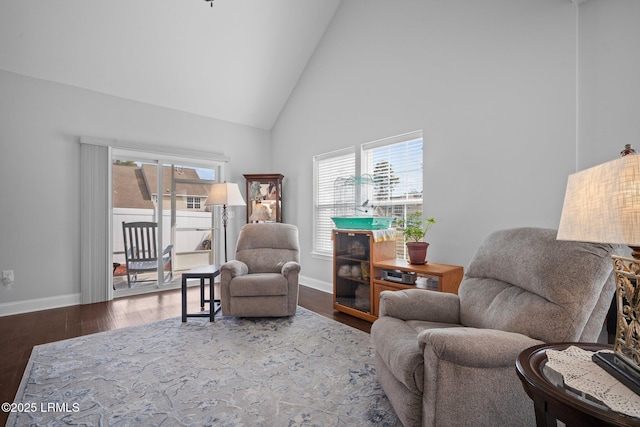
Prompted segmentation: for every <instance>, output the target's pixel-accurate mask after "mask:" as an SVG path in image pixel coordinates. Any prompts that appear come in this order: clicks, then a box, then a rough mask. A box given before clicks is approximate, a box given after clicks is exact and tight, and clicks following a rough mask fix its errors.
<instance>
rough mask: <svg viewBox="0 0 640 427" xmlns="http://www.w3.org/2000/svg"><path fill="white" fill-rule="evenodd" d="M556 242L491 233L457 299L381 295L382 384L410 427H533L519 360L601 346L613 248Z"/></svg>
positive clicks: (376, 328)
mask: <svg viewBox="0 0 640 427" xmlns="http://www.w3.org/2000/svg"><path fill="white" fill-rule="evenodd" d="M556 234H557V233H556V231H555V230H548V229H539V228H517V229H512V230H502V231H498V232H495V233H492V234H491V235H489V236H488V237H487V238H486V239H485V240H484V242H482V244H481V245H480V247H479V248H478V249H477V250H476V253H475V255H474V257H473V259H472V260H471V262H470V264H469V266H468V268H467V271H466V272H465V277H464V279H463V280H462V283H461V284H460V288H459V290H458V295H455V294H449V293H441V292H436V291H425V290H416V289H410V290H404V291H396V292H390V291H384V292H382V293H381V294H380V317H379V318H378V319H377V320H376V321H375V322H374V323H373V325H372V327H371V338H372V341H373V347H374V348H375V355H374V363H375V368H376V374H377V376H378V379H379V381H380V384H381V385H382V388H383V389H384V391H385V393H386V395H387V396H388V397H389V400H390V402H391V404H392V406H393V408H394V409H395V412H396V414H397V415H398V417H399V418H400V420H401V421H402V424H403V425H404V426H405V427H412V426H457V427H460V426H474V427H475V426H510V427H516V426H534V425H535V423H536V419H535V416H534V410H533V402H532V401H531V399H530V398H529V397H528V396H527V394H526V393H525V391H524V389H523V387H522V384H521V382H520V380H519V379H518V376H517V374H516V367H515V363H516V359H517V357H518V355H519V354H520V352H522V351H523V350H525V349H527V348H528V347H531V346H534V345H537V344H542V343H551V342H596V341H597V339H598V336H599V333H600V331H601V330H602V326H603V322H604V319H605V315H606V313H607V309H608V308H609V304H610V302H611V297H612V295H613V293H614V289H615V283H614V280H613V275H612V261H611V255H612V252H613V251H614V247H613V246H611V245H602V244H592V243H582V242H567V241H559V240H557V239H556Z"/></svg>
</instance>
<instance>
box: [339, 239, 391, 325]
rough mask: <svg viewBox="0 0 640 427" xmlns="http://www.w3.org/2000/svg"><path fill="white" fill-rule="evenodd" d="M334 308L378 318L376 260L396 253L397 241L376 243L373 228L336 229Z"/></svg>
mask: <svg viewBox="0 0 640 427" xmlns="http://www.w3.org/2000/svg"><path fill="white" fill-rule="evenodd" d="M332 238H333V247H334V251H333V254H334V256H333V307H334V309H336V310H338V311H341V312H343V313H346V314H350V315H352V316H355V317H359V318H361V319H364V320H367V321H370V322H372V321H374V320H375V316H373V314H372V312H371V310H372V308H373V301H372V295H373V280H372V278H373V277H374V276H373V274H372V273H373V267H372V262H374V261H376V260H382V259H385V258H389V257H393V256H395V241H384V242H375V241H374V238H373V231H371V230H334V231H333V234H332Z"/></svg>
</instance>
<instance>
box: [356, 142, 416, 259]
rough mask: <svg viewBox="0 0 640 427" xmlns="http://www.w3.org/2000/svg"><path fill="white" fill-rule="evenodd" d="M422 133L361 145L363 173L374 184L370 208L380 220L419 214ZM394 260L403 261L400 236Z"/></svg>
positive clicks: (402, 242)
mask: <svg viewBox="0 0 640 427" xmlns="http://www.w3.org/2000/svg"><path fill="white" fill-rule="evenodd" d="M422 159H423V154H422V132H421V131H417V132H411V133H407V134H404V135H399V136H395V137H392V138H386V139H382V140H379V141H374V142H370V143H367V144H363V145H362V173H363V174H370V175H371V176H372V177H373V181H374V190H373V203H372V204H373V206H375V207H376V213H377V215H380V216H389V217H395V218H396V219H406V217H407V215H408V214H411V213H413V212H417V211H421V210H422V202H423V199H422V190H423V188H422V177H423V173H422ZM399 236H400V238H399V239H397V242H398V244H397V250H396V252H397V256H398V257H404V251H405V245H404V241H403V239H402V234H399Z"/></svg>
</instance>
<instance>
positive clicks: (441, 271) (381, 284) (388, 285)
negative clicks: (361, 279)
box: [371, 258, 464, 318]
mask: <svg viewBox="0 0 640 427" xmlns="http://www.w3.org/2000/svg"><path fill="white" fill-rule="evenodd" d="M382 270H392V271H404V272H409V273H416V274H417V275H418V279H417V280H416V282H415V283H414V284H411V285H410V284H406V283H399V282H394V281H390V280H383V279H382ZM373 275H374V280H373V288H372V290H371V291H372V294H373V306H372V307H373V311H372V315H373V316H374V317H375V318H377V317H378V313H379V309H380V292H382V291H399V290H403V289H422V290H427V291H439V292H449V293H453V294H457V293H458V287H459V286H460V282H461V281H462V278H463V276H464V269H463V268H462V267H461V266H459V265H449V264H436V263H432V262H429V263H427V264H423V265H415V264H409V263H408V262H407V261H405V260H403V259H396V258H393V259H386V260H380V261H377V262H374V263H373Z"/></svg>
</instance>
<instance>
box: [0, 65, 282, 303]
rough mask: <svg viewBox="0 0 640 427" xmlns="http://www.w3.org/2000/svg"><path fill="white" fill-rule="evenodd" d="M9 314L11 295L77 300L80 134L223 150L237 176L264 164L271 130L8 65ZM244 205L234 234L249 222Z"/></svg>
mask: <svg viewBox="0 0 640 427" xmlns="http://www.w3.org/2000/svg"><path fill="white" fill-rule="evenodd" d="M0 93H1V94H2V95H1V96H0V195H1V196H2V201H1V202H0V203H1V204H0V270H14V271H15V284H14V285H13V288H12V289H7V288H6V287H4V286H2V285H0V315H1V314H3V312H6V311H11V308H10V305H11V304H13V303H16V302H24V301H31V300H33V299H39V298H44V299H48V300H47V301H45V302H43V303H42V304H43V305H45V306H46V305H47V304H49V306H51V305H52V304H53V305H55V304H56V302H58V303H59V305H64V304H66V303H69V302H72V301H74V298H77V294H78V292H79V291H80V284H79V276H80V274H79V272H80V265H79V262H80V253H79V251H80V247H79V242H80V237H79V223H80V218H79V203H80V202H79V193H80V191H79V183H78V180H79V174H80V168H79V160H80V145H79V140H80V137H81V136H92V137H102V138H106V139H118V140H122V141H134V142H139V143H145V144H154V145H158V146H168V147H171V146H175V147H181V148H185V149H192V150H201V151H207V152H211V153H222V154H225V155H227V156H229V157H230V159H231V161H230V163H229V166H228V168H227V171H228V175H227V178H228V180H229V181H235V182H239V183H244V177H243V176H242V174H243V173H247V172H253V171H255V170H258V169H261V168H262V166H263V163H264V159H265V158H268V155H269V147H270V133H269V132H268V131H264V130H258V129H255V128H250V127H247V126H241V125H236V124H232V123H228V122H223V121H219V120H214V119H209V118H205V117H201V116H196V115H192V114H187V113H183V112H179V111H175V110H170V109H166V108H160V107H154V106H151V105H147V104H143V103H139V102H133V101H129V100H126V99H122V98H117V97H113V96H107V95H102V94H99V93H95V92H90V91H87V90H82V89H78V88H74V87H70V86H65V85H61V84H56V83H51V82H47V81H43V80H38V79H33V78H28V77H24V76H20V75H16V74H13V73H8V72H4V71H0ZM244 219H245V214H244V210H242V209H241V208H238V212H236V215H235V219H234V220H233V223H232V224H231V228H230V230H229V231H230V234H231V236H230V241H233V242H235V240H236V235H237V230H238V229H239V226H240V225H241V224H242V223H243V222H244Z"/></svg>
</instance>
